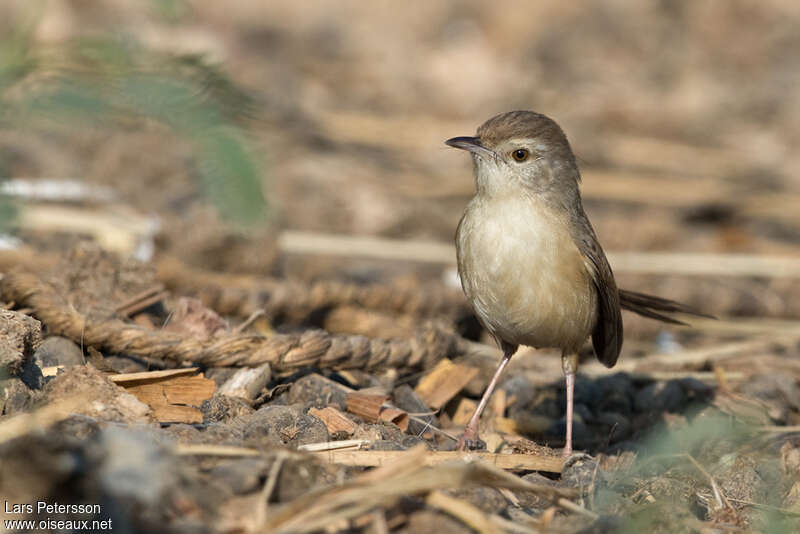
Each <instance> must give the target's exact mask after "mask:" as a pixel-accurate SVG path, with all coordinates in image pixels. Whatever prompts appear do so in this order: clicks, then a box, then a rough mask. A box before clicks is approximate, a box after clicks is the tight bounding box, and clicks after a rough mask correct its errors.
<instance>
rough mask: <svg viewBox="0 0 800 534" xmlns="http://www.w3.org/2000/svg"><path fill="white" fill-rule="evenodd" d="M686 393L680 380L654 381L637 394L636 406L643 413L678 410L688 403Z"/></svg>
mask: <svg viewBox="0 0 800 534" xmlns="http://www.w3.org/2000/svg"><path fill="white" fill-rule="evenodd" d="M686 400H687V397H686V393H685V392H684V390H683V387H681V384H680V381H678V380H667V381H659V382H653V383H652V384H650V385H648V386H645V387H644V388H642V389H641V390H639V392H638V393H637V394H636V397H635V399H634V406H635V407H636V411H638V412H643V413H659V412H677V411H679V410H680V409H681V407H683V406H684V405H685V403H686Z"/></svg>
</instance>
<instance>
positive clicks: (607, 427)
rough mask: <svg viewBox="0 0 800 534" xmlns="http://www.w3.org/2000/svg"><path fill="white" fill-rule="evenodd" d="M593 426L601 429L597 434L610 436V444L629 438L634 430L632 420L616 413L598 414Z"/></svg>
mask: <svg viewBox="0 0 800 534" xmlns="http://www.w3.org/2000/svg"><path fill="white" fill-rule="evenodd" d="M592 424H593V425H596V426H599V427H600V428H599V429H598V430H597V431H596V433H599V434H601V435H604V436H608V437H609V440H610V443H615V442H617V441H620V440H623V439H627V438H629V437H630V436H631V431H632V429H633V427H632V425H631V421H630V419H628V418H627V417H625V416H624V415H622V414H621V413H616V412H603V413H601V414H598V415H597V416H596V417H595V418H594V420H593V421H592Z"/></svg>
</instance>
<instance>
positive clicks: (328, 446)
mask: <svg viewBox="0 0 800 534" xmlns="http://www.w3.org/2000/svg"><path fill="white" fill-rule="evenodd" d="M310 412H311V410H309V413H310ZM312 415H313V414H312ZM367 444H369V440H366V439H343V440H340V441H324V442H320V443H307V444H305V445H300V446H298V447H297V450H298V451H304V452H324V451H332V450H336V449H360V448H361V447H363V446H364V445H367Z"/></svg>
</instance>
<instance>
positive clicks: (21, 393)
mask: <svg viewBox="0 0 800 534" xmlns="http://www.w3.org/2000/svg"><path fill="white" fill-rule="evenodd" d="M34 400H35V395H34V392H33V391H31V389H30V388H29V387H28V386H26V385H25V383H24V382H23V381H22V380H21V379H19V378H9V379H8V380H3V381H2V382H0V415H12V414H16V413H21V412H26V411H28V410H30V409H31V408H32V407H33V403H34Z"/></svg>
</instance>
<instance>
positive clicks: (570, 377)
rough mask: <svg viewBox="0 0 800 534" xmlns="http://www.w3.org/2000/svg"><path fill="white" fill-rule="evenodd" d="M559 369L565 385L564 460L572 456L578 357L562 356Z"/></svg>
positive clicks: (572, 355) (573, 355) (575, 355)
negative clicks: (565, 428) (573, 413)
mask: <svg viewBox="0 0 800 534" xmlns="http://www.w3.org/2000/svg"><path fill="white" fill-rule="evenodd" d="M561 368H562V369H563V370H564V378H565V381H566V384H567V436H566V440H565V443H564V450H563V451H562V453H561V455H562V456H563V457H564V458H566V457H567V456H569V455H570V454H572V410H573V407H574V405H575V400H574V399H575V371H576V370H577V368H578V355H577V354H571V355H569V356H567V355H562V356H561Z"/></svg>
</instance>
